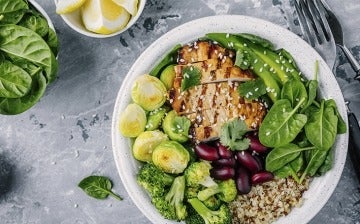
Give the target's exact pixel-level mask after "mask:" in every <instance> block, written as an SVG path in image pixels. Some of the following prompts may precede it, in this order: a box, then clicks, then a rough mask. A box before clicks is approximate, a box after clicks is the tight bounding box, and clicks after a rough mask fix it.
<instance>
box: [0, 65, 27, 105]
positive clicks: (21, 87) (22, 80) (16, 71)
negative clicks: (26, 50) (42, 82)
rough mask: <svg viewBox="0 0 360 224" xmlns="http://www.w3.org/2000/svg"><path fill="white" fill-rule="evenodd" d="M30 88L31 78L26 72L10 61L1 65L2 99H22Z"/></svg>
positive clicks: (0, 84)
mask: <svg viewBox="0 0 360 224" xmlns="http://www.w3.org/2000/svg"><path fill="white" fill-rule="evenodd" d="M30 88H31V77H30V75H29V74H28V73H27V72H26V71H24V70H23V69H22V68H20V67H19V66H16V65H14V64H12V63H11V62H10V61H6V60H5V61H3V62H1V63H0V97H5V98H18V97H22V96H24V95H25V94H26V93H27V92H29V90H30Z"/></svg>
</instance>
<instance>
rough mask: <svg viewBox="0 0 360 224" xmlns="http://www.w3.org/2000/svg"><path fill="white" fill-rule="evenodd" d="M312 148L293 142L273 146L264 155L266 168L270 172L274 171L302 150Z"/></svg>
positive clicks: (294, 157)
mask: <svg viewBox="0 0 360 224" xmlns="http://www.w3.org/2000/svg"><path fill="white" fill-rule="evenodd" d="M313 148H314V147H306V148H300V147H299V146H297V145H295V144H293V143H289V144H286V145H283V146H280V147H277V148H274V149H273V150H271V151H270V153H269V154H268V155H267V156H266V161H265V166H266V170H267V171H270V172H273V171H276V170H278V169H280V168H281V167H283V166H285V165H286V164H288V163H290V162H291V161H293V160H294V159H296V158H297V157H299V155H300V153H301V152H302V151H307V150H311V149H313Z"/></svg>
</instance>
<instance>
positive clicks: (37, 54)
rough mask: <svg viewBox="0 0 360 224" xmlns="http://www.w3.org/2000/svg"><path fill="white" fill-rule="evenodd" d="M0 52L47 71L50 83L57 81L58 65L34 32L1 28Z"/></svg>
mask: <svg viewBox="0 0 360 224" xmlns="http://www.w3.org/2000/svg"><path fill="white" fill-rule="evenodd" d="M0 36H1V40H0V50H1V51H3V52H5V53H6V54H7V55H8V57H10V58H23V59H26V60H28V61H30V62H32V63H34V64H36V65H38V66H40V67H42V68H43V69H44V71H45V76H46V78H47V81H48V83H50V82H52V81H54V80H55V77H56V72H57V69H58V64H57V61H56V59H55V56H54V54H53V53H52V52H51V50H50V48H49V46H48V45H47V43H46V42H45V41H44V40H43V39H42V38H41V37H40V36H39V35H37V34H36V33H35V32H34V31H32V30H29V29H27V28H24V27H21V26H17V25H13V24H7V25H1V26H0Z"/></svg>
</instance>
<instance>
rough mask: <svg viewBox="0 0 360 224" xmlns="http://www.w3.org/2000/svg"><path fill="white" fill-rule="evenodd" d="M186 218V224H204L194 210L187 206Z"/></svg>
mask: <svg viewBox="0 0 360 224" xmlns="http://www.w3.org/2000/svg"><path fill="white" fill-rule="evenodd" d="M187 208H188V216H187V217H186V219H185V223H186V224H205V221H204V219H203V218H202V217H201V216H200V215H199V213H197V212H196V211H195V209H194V208H193V207H192V206H191V205H188V206H187Z"/></svg>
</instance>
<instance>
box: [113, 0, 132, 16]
mask: <svg viewBox="0 0 360 224" xmlns="http://www.w3.org/2000/svg"><path fill="white" fill-rule="evenodd" d="M113 1H114V2H115V3H116V4H118V5H119V6H121V7H123V8H124V9H126V11H128V12H129V13H130V14H131V15H132V16H135V14H136V12H137V10H138V9H137V5H138V0H113Z"/></svg>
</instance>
